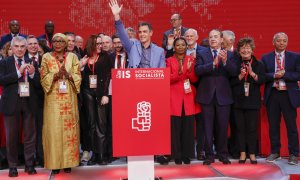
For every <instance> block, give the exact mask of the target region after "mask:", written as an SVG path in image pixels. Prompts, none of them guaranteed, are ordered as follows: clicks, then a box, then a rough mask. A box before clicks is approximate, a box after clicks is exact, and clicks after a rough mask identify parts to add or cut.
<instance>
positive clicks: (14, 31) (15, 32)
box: [0, 20, 26, 49]
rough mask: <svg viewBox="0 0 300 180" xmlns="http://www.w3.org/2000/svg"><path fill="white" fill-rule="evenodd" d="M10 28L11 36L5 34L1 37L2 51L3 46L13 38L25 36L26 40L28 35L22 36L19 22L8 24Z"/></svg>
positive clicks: (0, 45) (14, 21)
mask: <svg viewBox="0 0 300 180" xmlns="http://www.w3.org/2000/svg"><path fill="white" fill-rule="evenodd" d="M8 28H9V31H10V33H9V34H5V35H3V36H2V37H1V40H0V49H2V47H3V45H4V44H5V43H7V42H9V41H11V40H12V38H13V37H16V36H23V37H25V38H26V35H24V34H20V23H19V21H17V20H11V21H10V22H9V23H8Z"/></svg>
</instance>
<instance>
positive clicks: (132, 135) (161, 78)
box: [112, 68, 171, 156]
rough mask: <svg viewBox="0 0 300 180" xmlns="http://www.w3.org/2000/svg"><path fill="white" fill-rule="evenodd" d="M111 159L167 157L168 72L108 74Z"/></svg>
mask: <svg viewBox="0 0 300 180" xmlns="http://www.w3.org/2000/svg"><path fill="white" fill-rule="evenodd" d="M112 119H113V155H114V156H143V155H155V154H170V151H171V150H170V149H171V148H170V146H171V142H170V136H171V133H170V72H169V69H168V68H166V69H161V68H158V69H114V70H112Z"/></svg>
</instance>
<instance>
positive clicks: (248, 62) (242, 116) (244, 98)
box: [231, 37, 265, 164]
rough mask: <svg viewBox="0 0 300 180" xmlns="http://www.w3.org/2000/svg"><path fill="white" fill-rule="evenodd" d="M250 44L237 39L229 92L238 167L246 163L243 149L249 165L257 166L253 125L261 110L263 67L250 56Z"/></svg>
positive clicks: (254, 126) (243, 39)
mask: <svg viewBox="0 0 300 180" xmlns="http://www.w3.org/2000/svg"><path fill="white" fill-rule="evenodd" d="M254 47H255V46H254V40H253V39H252V38H248V37H246V38H241V39H240V40H239V41H238V43H237V51H238V53H239V55H240V56H236V59H235V62H236V64H237V67H240V73H239V75H238V76H237V77H234V78H233V79H232V80H231V85H232V91H233V98H234V104H233V108H234V109H233V112H234V116H235V118H234V119H235V123H236V126H237V138H238V144H239V149H240V160H239V163H240V164H244V163H245V162H246V149H248V152H249V155H250V162H251V164H257V161H256V158H255V151H256V143H257V121H258V116H259V109H260V106H261V94H260V86H261V85H262V84H263V83H264V82H265V75H264V66H263V64H262V63H261V62H260V61H258V60H257V59H256V58H255V56H254V55H253V50H254Z"/></svg>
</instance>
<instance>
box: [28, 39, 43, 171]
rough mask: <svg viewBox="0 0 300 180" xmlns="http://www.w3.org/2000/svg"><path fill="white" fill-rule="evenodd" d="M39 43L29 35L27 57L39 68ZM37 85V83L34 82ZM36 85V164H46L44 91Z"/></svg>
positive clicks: (40, 57)
mask: <svg viewBox="0 0 300 180" xmlns="http://www.w3.org/2000/svg"><path fill="white" fill-rule="evenodd" d="M38 49H39V44H38V40H37V38H36V37H35V36H33V35H29V36H28V37H27V53H26V54H25V58H29V59H31V60H32V61H33V62H35V63H36V64H37V67H38V69H40V67H41V63H42V56H40V55H39V53H38ZM34 85H35V84H34ZM37 85H38V86H34V89H35V93H36V106H35V107H34V113H35V114H34V117H35V125H36V155H35V164H36V165H39V166H42V167H43V166H44V152H43V145H42V129H43V110H44V91H43V88H42V86H41V84H40V83H39V84H37Z"/></svg>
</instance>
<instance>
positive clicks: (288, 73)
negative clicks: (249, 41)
mask: <svg viewBox="0 0 300 180" xmlns="http://www.w3.org/2000/svg"><path fill="white" fill-rule="evenodd" d="M287 44H288V36H287V35H286V34H285V33H283V32H279V33H276V34H275V35H274V38H273V45H274V47H275V51H273V52H270V53H268V54H265V55H264V56H263V57H262V62H263V63H264V65H265V71H266V85H265V94H264V96H265V97H264V101H265V105H266V107H267V114H268V119H269V126H270V129H269V134H270V142H271V155H269V156H268V157H267V159H266V161H267V162H274V161H275V160H277V159H279V158H280V120H281V113H282V115H283V117H284V121H285V125H286V128H287V133H288V147H289V153H290V156H289V160H288V163H289V164H292V165H297V164H298V159H297V156H298V154H299V139H298V130H297V124H296V118H297V107H299V106H300V91H299V89H298V85H297V81H299V80H300V55H299V54H297V53H294V52H290V51H287V50H286V47H287Z"/></svg>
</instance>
